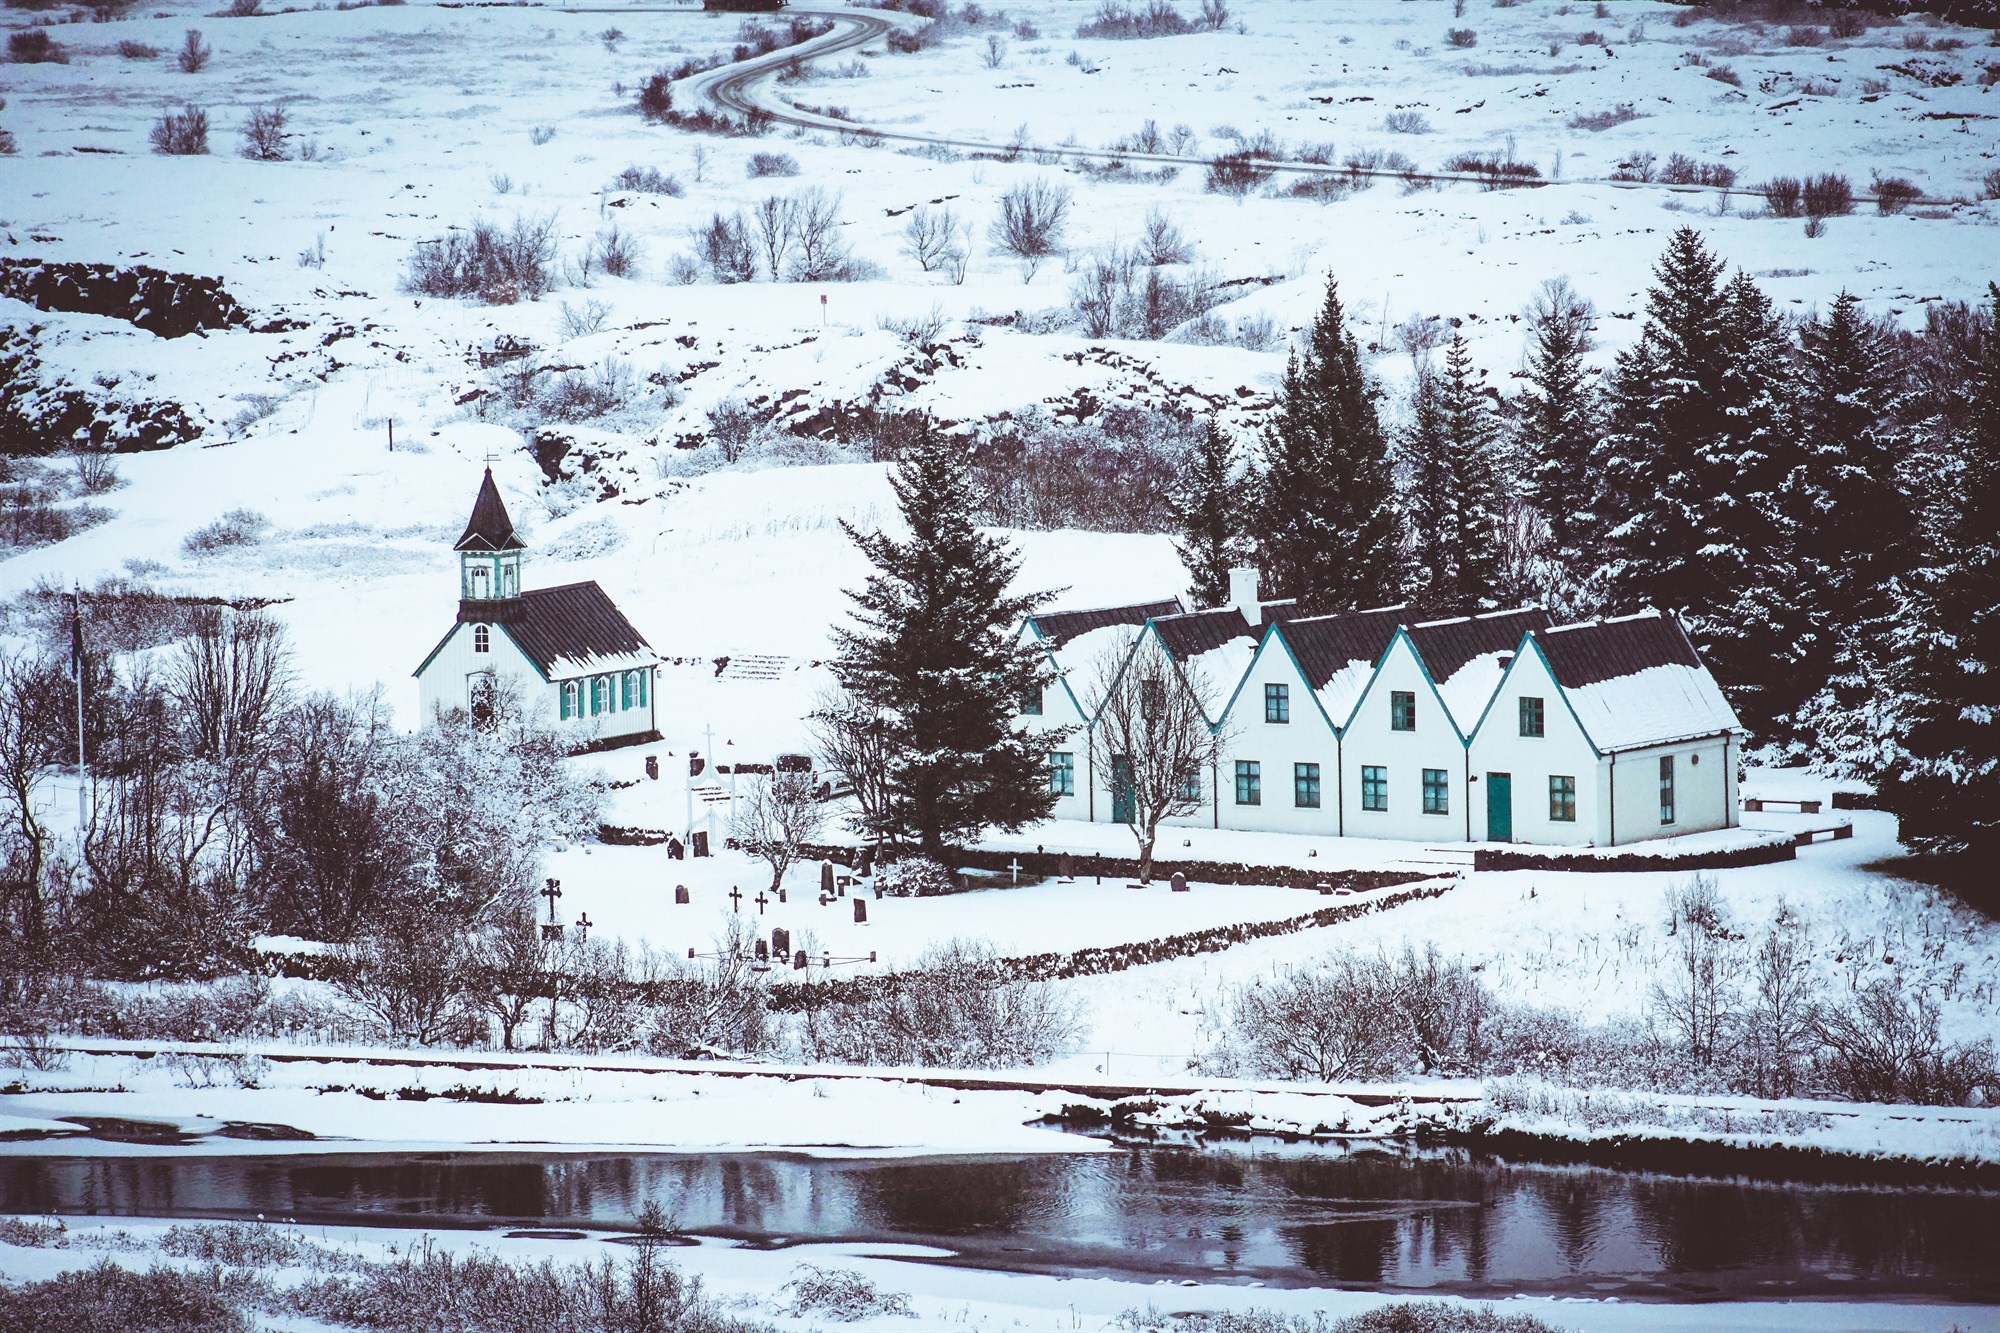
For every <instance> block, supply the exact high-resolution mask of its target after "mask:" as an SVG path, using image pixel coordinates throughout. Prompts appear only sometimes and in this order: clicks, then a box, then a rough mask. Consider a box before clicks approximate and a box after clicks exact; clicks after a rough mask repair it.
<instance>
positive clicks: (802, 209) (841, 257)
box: [786, 187, 850, 282]
mask: <svg viewBox="0 0 2000 1333" xmlns="http://www.w3.org/2000/svg"><path fill="white" fill-rule="evenodd" d="M840 203H841V197H840V196H839V195H838V194H829V193H827V192H826V191H825V190H822V189H819V188H817V187H815V188H813V189H810V190H802V191H800V192H799V193H798V194H796V195H793V196H792V234H793V238H794V240H795V242H796V247H795V251H794V258H793V260H792V262H791V266H790V268H789V269H788V270H787V274H786V276H788V277H789V278H790V279H791V280H792V281H793V282H824V281H827V280H829V279H835V278H846V277H848V276H850V270H849V255H848V252H847V246H846V243H845V242H844V241H843V240H842V239H841V235H840V227H841V222H840Z"/></svg>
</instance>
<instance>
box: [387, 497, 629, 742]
mask: <svg viewBox="0 0 2000 1333" xmlns="http://www.w3.org/2000/svg"><path fill="white" fill-rule="evenodd" d="M452 549H453V550H455V551H457V552H458V578H459V583H458V619H457V621H456V622H455V623H454V624H453V625H452V627H451V628H450V629H449V630H447V631H445V635H444V637H443V638H442V639H440V640H438V644H437V647H435V648H433V649H431V651H430V654H429V655H428V656H426V657H425V658H424V660H423V662H422V663H421V664H420V665H419V666H418V667H417V669H416V672H415V675H416V678H417V688H418V694H419V697H420V699H421V700H422V706H423V713H424V716H425V717H436V716H438V715H440V714H443V713H449V712H454V711H456V712H463V713H466V714H468V715H470V716H471V717H472V718H473V719H474V720H475V721H480V720H484V719H485V718H486V717H488V716H490V715H491V712H492V707H493V704H492V700H493V698H494V696H495V694H496V692H498V691H499V690H500V689H502V688H503V687H504V688H507V689H508V690H510V691H511V692H512V693H513V694H514V695H515V696H516V697H517V698H518V699H519V700H520V701H521V703H522V705H523V706H524V707H526V708H527V709H528V710H529V716H530V718H531V719H533V720H536V721H539V722H542V723H544V724H546V725H549V726H552V727H556V728H559V729H560V730H562V731H563V732H564V733H566V734H568V735H570V736H572V737H574V740H575V743H576V745H577V746H578V747H579V748H582V747H586V746H588V747H593V748H604V747H609V746H615V745H629V744H638V743H641V742H644V741H651V740H657V739H658V738H659V726H658V722H657V716H658V715H657V699H656V697H655V687H656V685H657V675H658V668H659V658H658V657H657V656H656V655H655V654H654V652H653V649H652V647H651V646H650V645H649V644H648V643H647V642H646V640H645V637H644V636H643V635H641V634H640V633H639V631H638V630H637V629H635V628H633V625H632V622H631V621H629V620H627V619H626V618H625V616H624V613H623V612H621V611H619V609H618V607H617V605H616V604H614V603H613V602H612V600H611V598H610V597H609V596H608V595H607V594H606V593H605V591H604V589H602V588H600V587H598V586H597V584H596V583H595V582H589V581H586V582H582V583H565V584H562V585H560V586H558V587H554V588H524V587H522V585H521V564H522V561H523V560H524V558H525V557H526V555H527V544H526V543H525V542H523V541H522V540H521V538H520V536H519V535H518V534H517V533H516V532H515V531H514V522H513V520H512V519H511V518H509V517H508V515H507V506H506V504H505V503H504V502H502V500H501V499H500V489H499V487H497V486H495V485H494V484H493V470H492V469H491V468H488V469H487V470H486V477H485V480H483V481H482V482H480V484H479V495H478V497H477V498H476V499H475V500H474V501H473V504H472V517H471V519H470V520H468V521H467V523H466V525H465V532H464V534H463V535H462V536H460V537H459V539H458V541H457V543H456V544H455V545H454V546H453V548H452Z"/></svg>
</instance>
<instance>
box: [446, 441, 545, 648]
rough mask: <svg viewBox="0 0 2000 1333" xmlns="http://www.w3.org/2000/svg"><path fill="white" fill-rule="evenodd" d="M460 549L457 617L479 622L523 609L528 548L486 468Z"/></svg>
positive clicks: (501, 618) (511, 616)
mask: <svg viewBox="0 0 2000 1333" xmlns="http://www.w3.org/2000/svg"><path fill="white" fill-rule="evenodd" d="M452 549H453V550H455V551H457V552H458V618H459V619H460V620H462V621H467V622H471V623H475V624H485V623H488V622H494V621H500V622H504V621H508V620H512V619H514V617H515V616H516V615H518V614H519V612H520V609H521V555H522V553H523V552H524V551H526V550H527V549H528V547H527V543H526V542H524V541H522V540H521V538H520V536H519V535H518V534H517V533H516V532H515V531H514V520H513V519H511V518H509V517H508V516H507V506H506V504H505V503H504V502H503V501H502V500H501V499H500V488H499V487H498V486H496V485H494V484H493V469H492V468H490V467H489V468H487V469H486V477H485V480H483V481H481V482H480V483H479V495H478V498H476V499H475V500H474V501H473V502H472V517H471V518H470V519H468V520H467V521H466V524H465V532H464V534H463V535H462V536H460V537H459V539H458V541H457V543H456V544H454V545H453V547H452Z"/></svg>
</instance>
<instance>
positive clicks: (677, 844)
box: [667, 837, 687, 861]
mask: <svg viewBox="0 0 2000 1333" xmlns="http://www.w3.org/2000/svg"><path fill="white" fill-rule="evenodd" d="M686 855H687V848H686V847H683V846H682V845H681V840H680V839H679V838H673V837H670V838H668V839H667V859H668V860H669V861H678V860H680V859H681V858H682V857H684V856H686Z"/></svg>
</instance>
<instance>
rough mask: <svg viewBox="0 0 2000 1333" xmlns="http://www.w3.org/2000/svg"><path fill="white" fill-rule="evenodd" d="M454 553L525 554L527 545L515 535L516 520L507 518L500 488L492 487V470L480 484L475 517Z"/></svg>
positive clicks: (475, 502)
mask: <svg viewBox="0 0 2000 1333" xmlns="http://www.w3.org/2000/svg"><path fill="white" fill-rule="evenodd" d="M451 549H452V550H454V551H522V550H526V549H527V543H526V542H524V541H522V540H521V539H520V538H519V537H517V536H515V535H514V520H513V519H511V518H509V517H507V506H506V505H505V504H504V503H502V502H501V499H500V488H499V487H498V486H495V485H494V484H493V469H492V468H487V469H486V479H485V480H484V481H482V482H480V483H479V498H478V499H476V500H474V501H473V502H472V517H471V518H470V519H469V520H467V521H466V524H465V535H464V536H462V537H460V538H459V539H458V544H457V545H455V546H453V547H452V548H451Z"/></svg>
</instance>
